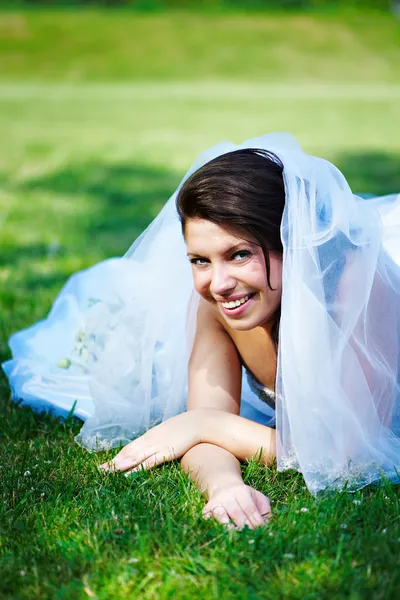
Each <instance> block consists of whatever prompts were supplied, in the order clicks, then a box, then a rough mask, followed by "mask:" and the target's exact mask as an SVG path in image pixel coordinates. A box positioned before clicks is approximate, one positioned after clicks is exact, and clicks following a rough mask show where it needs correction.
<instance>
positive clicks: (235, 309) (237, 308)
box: [218, 293, 255, 316]
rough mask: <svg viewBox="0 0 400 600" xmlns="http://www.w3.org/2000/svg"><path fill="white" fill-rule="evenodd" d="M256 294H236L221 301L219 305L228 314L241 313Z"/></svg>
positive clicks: (235, 314)
mask: <svg viewBox="0 0 400 600" xmlns="http://www.w3.org/2000/svg"><path fill="white" fill-rule="evenodd" d="M254 296H255V293H253V294H247V295H246V296H239V297H238V296H236V298H235V297H234V298H230V299H229V300H224V301H223V302H221V301H219V302H218V304H219V307H220V309H221V310H222V312H223V313H224V314H226V315H228V316H238V315H241V314H242V313H243V312H244V311H245V310H246V308H247V306H248V304H249V301H250V300H251V299H252V298H253V297H254Z"/></svg>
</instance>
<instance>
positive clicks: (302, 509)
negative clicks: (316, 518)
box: [300, 506, 308, 512]
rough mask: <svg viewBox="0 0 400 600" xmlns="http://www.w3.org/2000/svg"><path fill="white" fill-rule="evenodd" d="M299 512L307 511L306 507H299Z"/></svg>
mask: <svg viewBox="0 0 400 600" xmlns="http://www.w3.org/2000/svg"><path fill="white" fill-rule="evenodd" d="M300 512H308V508H307V507H306V506H303V508H301V509H300Z"/></svg>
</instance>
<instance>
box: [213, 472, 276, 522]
mask: <svg viewBox="0 0 400 600" xmlns="http://www.w3.org/2000/svg"><path fill="white" fill-rule="evenodd" d="M271 516H272V515H271V505H270V502H269V499H268V498H267V496H264V494H262V493H261V492H259V491H258V490H255V489H254V488H252V487H250V486H249V485H245V484H244V483H240V482H239V483H235V484H233V485H229V486H227V487H223V488H219V489H218V490H216V492H215V493H211V494H210V499H209V501H208V502H207V504H206V505H205V507H204V508H203V517H204V518H205V519H210V518H214V519H217V521H219V522H220V523H223V524H224V525H231V524H232V522H233V524H234V525H236V527H238V528H239V529H242V528H243V527H245V526H246V525H247V527H249V528H250V529H255V528H256V527H259V526H260V525H265V522H266V521H268V519H269V518H270V517H271Z"/></svg>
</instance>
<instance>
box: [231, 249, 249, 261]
mask: <svg viewBox="0 0 400 600" xmlns="http://www.w3.org/2000/svg"><path fill="white" fill-rule="evenodd" d="M250 256H251V253H250V252H249V251H248V250H238V251H237V252H235V254H233V255H232V260H236V261H238V260H244V259H245V258H249V257H250Z"/></svg>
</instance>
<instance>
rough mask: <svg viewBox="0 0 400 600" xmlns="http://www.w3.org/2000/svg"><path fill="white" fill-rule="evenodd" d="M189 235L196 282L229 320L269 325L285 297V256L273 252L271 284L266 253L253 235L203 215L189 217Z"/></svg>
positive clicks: (245, 325)
mask: <svg viewBox="0 0 400 600" xmlns="http://www.w3.org/2000/svg"><path fill="white" fill-rule="evenodd" d="M185 240H186V246H187V253H188V257H189V260H190V262H191V264H192V271H193V279H194V287H195V289H196V291H197V292H198V293H199V294H200V295H201V296H202V297H203V298H204V299H205V300H207V302H210V303H211V304H213V305H214V306H215V307H216V308H217V310H218V311H219V312H220V314H221V315H222V316H223V318H224V319H225V320H226V322H227V324H228V325H229V326H230V327H232V328H233V329H237V330H243V331H245V330H249V329H253V328H254V327H258V326H260V325H261V326H268V324H269V323H270V322H271V319H272V317H273V315H274V313H275V312H276V310H277V308H278V307H279V305H280V301H281V291H282V257H281V256H280V255H279V254H277V253H274V252H271V253H270V256H269V258H270V282H271V286H272V288H273V289H272V290H271V289H270V288H269V286H268V282H267V271H266V266H265V258H264V254H263V252H262V249H261V248H260V246H259V245H257V243H256V242H255V241H254V240H253V241H252V240H247V239H243V238H242V237H241V236H240V234H237V235H235V233H233V232H231V231H228V230H226V229H223V228H222V227H220V226H219V225H216V224H215V223H211V222H210V221H207V220H205V219H188V221H187V222H186V227H185Z"/></svg>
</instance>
